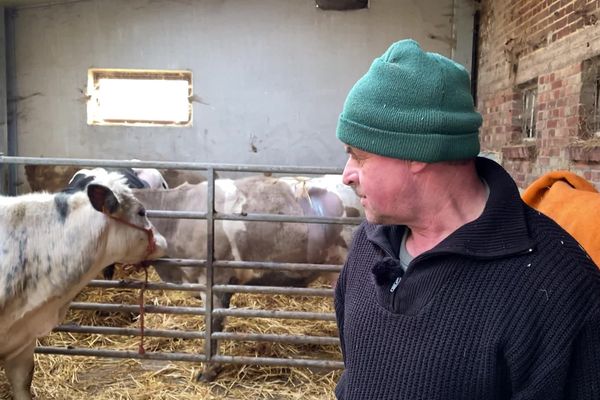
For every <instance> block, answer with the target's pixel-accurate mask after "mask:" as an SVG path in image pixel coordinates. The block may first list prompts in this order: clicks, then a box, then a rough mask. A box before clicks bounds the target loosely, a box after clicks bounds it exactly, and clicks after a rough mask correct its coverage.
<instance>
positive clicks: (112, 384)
mask: <svg viewBox="0 0 600 400" xmlns="http://www.w3.org/2000/svg"><path fill="white" fill-rule="evenodd" d="M138 278H139V277H138ZM150 280H158V278H157V277H156V276H155V275H154V274H151V277H150ZM313 286H314V287H324V286H325V284H324V283H322V282H316V284H315V285H313ZM138 294H139V291H137V290H120V291H117V290H116V289H92V288H86V289H84V291H83V292H82V293H81V294H80V295H79V296H78V297H77V299H76V301H90V302H106V303H108V302H110V303H117V304H119V303H121V304H137V298H138ZM146 303H147V304H148V303H154V304H161V305H178V306H190V305H195V306H198V305H199V301H198V300H197V299H195V298H192V297H190V296H189V295H186V294H184V293H181V292H165V291H154V292H147V294H146ZM232 307H238V308H242V307H245V308H254V309H256V308H261V309H274V310H296V311H313V312H332V311H333V304H332V299H331V298H325V299H323V298H318V297H314V298H313V297H298V296H280V295H275V296H273V295H252V294H236V295H234V297H233V299H232ZM137 317H138V316H137V315H128V314H123V313H106V312H100V311H92V312H90V311H69V313H68V314H67V318H66V321H65V323H68V322H75V323H77V324H82V325H102V326H119V327H130V328H137V327H139V323H138V321H137ZM203 325H204V323H203V320H202V318H193V317H191V316H185V315H164V314H146V317H145V326H146V328H147V329H182V330H202V329H203ZM226 330H227V331H230V332H232V331H235V332H252V333H273V334H294V335H298V334H310V335H315V336H335V335H336V332H337V331H336V327H335V323H334V322H330V321H300V320H278V319H273V320H272V319H242V318H230V319H229V320H228V322H227V324H226ZM39 344H40V345H45V346H68V345H71V346H75V347H82V348H102V349H110V350H114V349H119V350H136V349H137V347H138V345H139V338H137V337H129V336H100V335H86V334H72V333H56V332H55V333H52V334H51V335H49V336H47V337H45V338H43V339H41V340H40V342H39ZM202 346H203V341H201V340H200V341H198V340H195V341H192V340H185V339H168V338H148V337H147V338H146V339H145V340H144V347H145V348H146V350H147V351H166V352H171V351H177V352H187V353H193V352H202V349H203V347H202ZM220 351H221V353H222V354H227V355H244V356H254V355H256V356H261V357H293V356H294V357H305V358H307V357H308V356H311V357H318V358H322V359H336V360H339V359H341V355H340V353H339V349H338V347H337V346H314V345H292V344H279V343H247V342H233V341H231V342H223V343H221V345H220ZM35 358H36V371H35V375H34V380H33V393H34V394H35V396H36V397H35V398H36V399H40V400H41V399H44V400H46V399H48V400H72V399H90V398H92V399H94V400H109V399H110V400H112V399H119V400H121V399H122V400H125V399H135V400H141V399H148V400H150V399H152V400H153V399H181V400H186V399H190V400H191V399H195V400H196V399H209V400H212V399H281V400H284V399H285V400H287V399H290V400H291V399H303V400H313V399H314V400H317V399H319V400H323V399H324V400H327V399H335V396H334V395H333V389H334V387H335V382H337V380H338V378H339V375H340V373H341V372H340V371H328V370H310V369H307V368H287V367H261V366H240V365H226V366H225V367H224V369H223V372H222V373H221V374H220V375H219V377H218V378H217V380H216V381H215V382H212V383H210V384H204V383H197V382H195V379H194V377H195V376H196V375H197V374H198V372H200V371H201V365H199V364H194V363H186V362H170V361H153V360H127V359H110V358H96V357H81V356H76V357H70V356H60V355H47V354H36V356H35ZM5 399H10V396H9V387H8V382H7V381H6V378H5V375H4V374H3V373H1V372H0V400H5Z"/></svg>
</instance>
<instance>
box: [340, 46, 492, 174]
mask: <svg viewBox="0 0 600 400" xmlns="http://www.w3.org/2000/svg"><path fill="white" fill-rule="evenodd" d="M481 121H482V120H481V115H480V114H479V113H478V112H476V111H475V109H474V106H473V97H472V96H471V87H470V82H469V74H468V72H467V70H466V69H465V68H464V67H462V66H461V65H460V64H457V63H456V62H454V61H452V60H450V59H448V58H446V57H443V56H441V55H439V54H436V53H426V52H424V51H423V50H422V49H421V47H420V46H419V44H418V43H417V42H415V41H414V40H410V39H409V40H402V41H399V42H397V43H394V44H393V45H392V46H391V47H390V48H389V49H388V50H387V51H386V52H385V53H384V54H383V55H382V56H381V57H379V58H376V59H375V61H373V64H372V65H371V68H369V71H368V72H367V73H366V74H365V76H363V77H362V78H361V79H360V80H359V81H358V82H356V84H355V85H354V87H353V88H352V89H351V90H350V93H349V94H348V98H347V99H346V102H345V103H344V109H343V111H342V114H341V115H340V119H339V122H338V126H337V137H338V139H339V140H341V141H342V142H344V143H345V144H347V145H350V146H352V147H356V148H358V149H361V150H364V151H367V152H369V153H374V154H379V155H382V156H386V157H392V158H399V159H404V160H414V161H423V162H438V161H450V160H461V159H466V158H471V157H475V156H476V155H477V154H478V153H479V127H480V126H481Z"/></svg>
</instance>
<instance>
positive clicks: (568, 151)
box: [477, 0, 600, 189]
mask: <svg viewBox="0 0 600 400" xmlns="http://www.w3.org/2000/svg"><path fill="white" fill-rule="evenodd" d="M599 18H600V4H599V3H598V2H597V1H593V0H568V1H565V0H546V1H525V0H493V1H492V0H483V1H482V8H481V28H480V41H479V82H478V90H477V94H478V109H479V111H480V112H481V113H482V114H483V118H484V123H483V126H482V130H481V133H482V145H483V148H484V149H485V150H487V151H489V152H492V153H495V154H496V155H497V157H498V158H499V159H500V160H501V162H502V164H503V165H504V166H505V167H506V168H507V170H508V171H509V172H510V173H511V175H512V176H513V178H515V180H516V181H517V184H518V185H519V186H520V187H522V188H524V187H526V186H528V185H529V184H530V183H531V182H532V181H533V180H535V179H536V178H537V177H539V176H540V175H543V174H544V173H546V172H548V171H552V170H558V169H567V170H571V171H573V172H575V173H577V174H579V175H581V176H583V177H585V178H586V179H588V180H590V181H591V182H593V183H594V184H595V185H596V187H597V188H599V189H600V139H599V138H598V137H597V136H595V135H594V133H593V132H588V129H587V127H586V125H587V124H586V118H587V116H586V113H587V111H586V110H587V109H589V107H590V105H589V104H586V103H585V101H584V96H582V94H583V93H584V91H585V89H586V84H585V80H584V79H583V77H584V75H585V73H586V71H585V65H586V64H585V61H586V60H589V59H591V58H594V57H595V56H597V55H600V24H599V23H598V20H599ZM526 83H527V84H532V85H533V86H535V87H536V88H537V92H538V97H537V98H538V101H537V104H536V110H535V113H536V118H537V122H536V125H535V126H536V138H535V139H533V140H525V139H524V138H523V135H522V133H521V120H520V118H519V116H520V110H521V108H522V105H521V103H520V87H521V85H523V84H526ZM587 86H592V85H587ZM588 89H589V88H588ZM592 91H593V88H592Z"/></svg>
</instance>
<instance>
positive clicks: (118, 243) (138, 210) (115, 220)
mask: <svg viewBox="0 0 600 400" xmlns="http://www.w3.org/2000/svg"><path fill="white" fill-rule="evenodd" d="M108 182H109V184H104V183H96V182H92V183H90V184H89V185H88V186H87V189H86V190H87V195H88V197H89V199H90V203H91V204H92V206H93V207H94V209H96V210H97V211H99V212H101V213H103V214H105V215H106V216H107V217H109V229H110V232H109V238H108V244H107V246H109V250H110V251H111V252H114V254H115V256H116V259H115V260H113V261H114V262H121V263H138V262H140V261H143V260H151V259H154V258H158V257H161V256H164V255H165V253H166V249H167V242H166V240H165V238H164V237H163V236H162V235H161V234H160V233H158V232H157V231H156V229H155V228H154V226H153V225H152V223H151V222H150V220H149V219H148V217H147V216H146V209H145V208H144V206H143V205H142V203H141V202H140V201H139V200H138V199H136V198H135V196H134V195H133V194H132V192H131V189H130V188H128V187H127V186H126V185H125V184H123V183H122V182H121V180H120V179H119V176H118V175H116V174H115V177H114V179H113V180H112V181H111V180H110V179H109V180H108Z"/></svg>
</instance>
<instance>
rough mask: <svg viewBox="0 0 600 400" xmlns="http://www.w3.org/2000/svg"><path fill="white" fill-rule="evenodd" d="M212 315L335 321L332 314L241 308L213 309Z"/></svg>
mask: <svg viewBox="0 0 600 400" xmlns="http://www.w3.org/2000/svg"><path fill="white" fill-rule="evenodd" d="M213 315H223V316H228V317H244V318H279V319H303V320H312V321H335V314H334V313H315V312H308V311H279V310H247V309H242V308H215V309H214V310H213Z"/></svg>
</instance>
